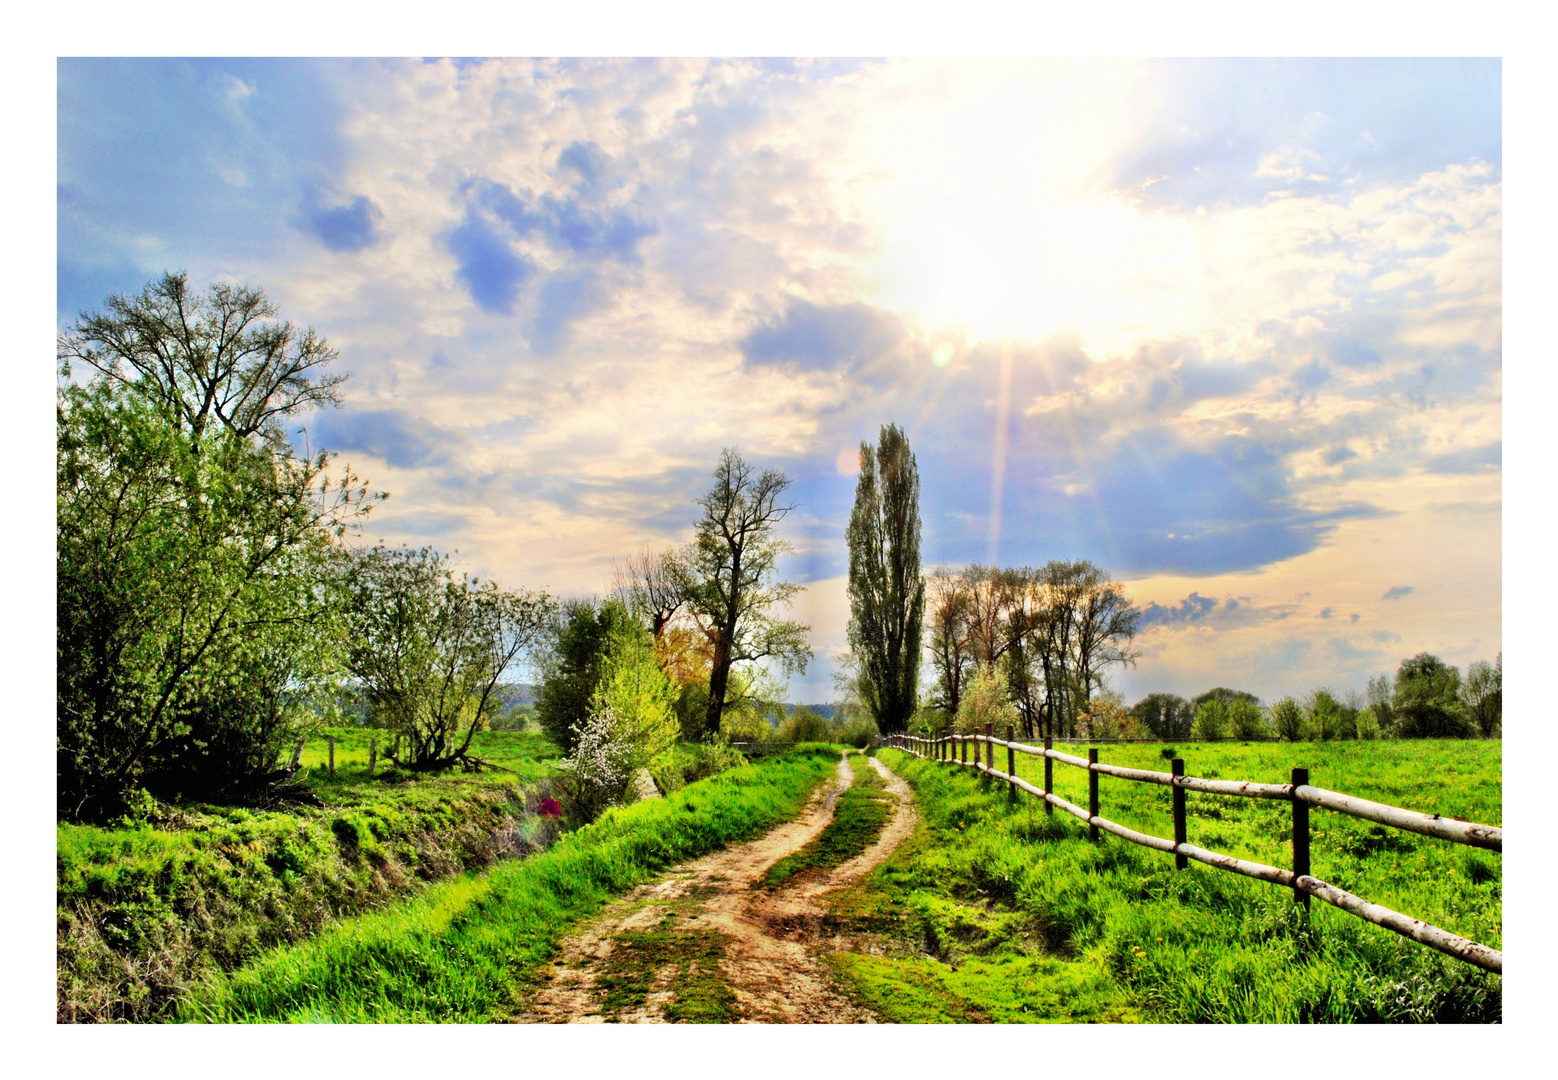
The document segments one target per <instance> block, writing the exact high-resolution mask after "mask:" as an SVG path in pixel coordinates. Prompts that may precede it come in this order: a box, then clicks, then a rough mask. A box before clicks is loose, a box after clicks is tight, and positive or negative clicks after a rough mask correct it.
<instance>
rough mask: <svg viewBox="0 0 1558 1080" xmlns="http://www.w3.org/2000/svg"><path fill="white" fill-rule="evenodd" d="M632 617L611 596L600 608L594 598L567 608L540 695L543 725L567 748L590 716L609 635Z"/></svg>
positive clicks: (539, 717) (538, 715)
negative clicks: (593, 601) (591, 702)
mask: <svg viewBox="0 0 1558 1080" xmlns="http://www.w3.org/2000/svg"><path fill="white" fill-rule="evenodd" d="M632 622H633V620H632V618H631V616H629V615H628V610H627V608H625V607H623V606H622V605H621V604H618V603H614V602H611V601H607V602H606V603H604V604H601V605H599V606H598V607H597V606H596V605H595V604H594V603H592V602H574V603H571V604H570V605H569V606H568V608H567V609H566V611H565V613H564V623H563V627H562V630H561V632H560V633H558V635H557V641H556V644H555V645H554V646H553V649H552V656H551V659H550V662H549V663H548V664H547V665H546V672H545V674H544V676H543V677H542V680H541V690H540V693H539V694H538V695H537V698H536V720H537V721H538V722H539V723H540V725H541V730H543V731H545V732H546V733H547V734H548V735H550V736H551V737H552V741H553V742H555V743H556V744H557V745H558V746H561V747H562V748H563V749H564V750H569V751H571V750H572V749H573V747H574V740H575V739H577V738H578V732H579V731H581V730H582V729H583V725H584V724H585V723H586V722H587V721H588V719H589V716H590V700H591V698H592V697H593V696H594V694H595V688H596V686H597V685H598V684H599V682H600V678H601V665H602V663H604V661H605V659H606V651H607V647H608V645H607V643H608V639H609V638H610V637H611V634H612V632H613V631H616V630H620V629H622V628H624V627H626V626H628V625H629V624H631V623H632Z"/></svg>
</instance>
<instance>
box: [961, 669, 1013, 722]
mask: <svg viewBox="0 0 1558 1080" xmlns="http://www.w3.org/2000/svg"><path fill="white" fill-rule="evenodd" d="M986 725H989V726H991V727H992V728H993V729H994V730H996V731H1005V730H1006V729H1007V728H1008V727H1016V726H1017V709H1016V708H1015V707H1014V706H1013V705H1012V703H1011V701H1010V700H1009V699H1008V698H1007V696H1006V687H1005V686H1004V685H1003V680H1002V679H1001V677H1000V676H999V675H997V674H996V671H995V669H994V668H989V667H982V668H980V669H979V670H978V671H977V672H975V673H974V677H973V678H972V679H970V680H969V684H968V689H967V690H965V691H964V693H963V700H962V701H960V702H959V703H958V715H957V729H958V730H959V731H961V732H965V733H966V732H982V731H984V730H985V727H986Z"/></svg>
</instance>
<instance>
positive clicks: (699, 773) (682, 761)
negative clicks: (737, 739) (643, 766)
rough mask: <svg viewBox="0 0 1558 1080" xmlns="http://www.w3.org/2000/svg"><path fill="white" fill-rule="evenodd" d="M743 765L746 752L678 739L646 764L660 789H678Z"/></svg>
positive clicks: (718, 745)
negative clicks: (678, 740) (669, 747)
mask: <svg viewBox="0 0 1558 1080" xmlns="http://www.w3.org/2000/svg"><path fill="white" fill-rule="evenodd" d="M745 764H747V758H746V755H745V754H743V753H742V752H741V751H740V750H737V749H735V748H734V747H731V746H724V745H720V744H718V743H701V742H679V743H677V744H676V745H675V746H673V747H672V748H671V749H670V750H668V751H666V752H665V753H663V754H661V755H660V756H659V757H658V758H656V759H655V760H654V761H651V762H650V763H649V773H650V775H651V776H652V777H653V778H654V781H655V786H656V787H658V788H659V789H660V790H661V791H663V792H670V791H680V790H681V789H682V788H684V787H686V786H687V785H688V784H692V783H696V782H697V781H699V780H706V779H708V778H709V777H711V776H714V775H716V774H718V773H722V772H724V771H725V770H726V769H739V768H740V767H741V766H743V765H745Z"/></svg>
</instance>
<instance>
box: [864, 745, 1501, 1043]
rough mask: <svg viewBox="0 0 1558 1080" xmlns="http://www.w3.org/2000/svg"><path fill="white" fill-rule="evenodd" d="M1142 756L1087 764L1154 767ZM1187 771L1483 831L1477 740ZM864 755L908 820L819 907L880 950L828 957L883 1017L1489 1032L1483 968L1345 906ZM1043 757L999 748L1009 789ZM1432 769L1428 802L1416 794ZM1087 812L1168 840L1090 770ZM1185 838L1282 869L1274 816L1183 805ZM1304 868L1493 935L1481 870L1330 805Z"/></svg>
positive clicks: (1485, 751)
mask: <svg viewBox="0 0 1558 1080" xmlns="http://www.w3.org/2000/svg"><path fill="white" fill-rule="evenodd" d="M1160 749H1161V748H1160V747H1158V746H1156V745H1151V744H1132V745H1128V746H1115V747H1110V748H1109V749H1108V751H1107V752H1106V755H1105V759H1106V760H1107V761H1109V762H1111V763H1113V764H1119V765H1125V766H1131V767H1136V768H1155V767H1161V760H1160V759H1159V757H1158V755H1159V751H1160ZM1191 754H1192V755H1193V756H1192V757H1191V758H1190V760H1189V761H1188V762H1187V765H1188V767H1189V771H1190V772H1191V773H1192V774H1194V775H1198V776H1214V777H1222V778H1225V779H1231V778H1237V779H1249V780H1257V781H1269V782H1280V781H1284V780H1286V779H1287V776H1288V770H1289V769H1290V768H1291V766H1292V765H1293V764H1306V765H1308V766H1309V767H1310V770H1311V778H1312V780H1313V781H1314V782H1315V783H1317V784H1320V785H1322V786H1324V787H1328V788H1332V789H1334V790H1339V791H1345V792H1348V793H1351V794H1357V795H1359V796H1361V797H1363V798H1369V799H1375V800H1378V801H1382V802H1386V803H1390V804H1393V805H1397V806H1406V807H1409V808H1413V809H1420V810H1427V811H1437V812H1440V813H1445V814H1450V815H1455V816H1461V817H1466V818H1469V819H1471V820H1476V821H1483V822H1488V823H1490V824H1498V823H1500V822H1501V809H1500V803H1501V783H1500V761H1499V755H1498V753H1497V750H1496V747H1488V746H1487V745H1486V744H1480V743H1466V742H1456V741H1424V742H1415V743H1379V742H1332V743H1316V744H1306V745H1299V746H1292V745H1287V744H1275V743H1264V744H1254V745H1249V746H1241V745H1238V744H1231V743H1222V744H1207V745H1202V746H1196V747H1193V748H1191ZM881 757H882V758H883V759H884V761H886V762H887V763H888V764H889V765H890V766H891V767H892V768H893V769H894V770H895V771H897V772H898V773H899V774H900V775H902V776H904V777H905V779H907V780H908V781H909V782H910V784H911V785H912V786H913V787H914V789H915V793H916V797H917V804H918V809H919V811H920V815H921V821H922V824H921V826H920V829H919V830H918V831H917V832H916V834H915V836H914V837H912V838H911V839H910V840H909V841H908V842H906V843H905V844H904V845H903V846H902V847H901V848H900V849H899V850H898V852H897V853H895V855H894V856H893V857H892V858H891V859H889V860H888V862H887V863H885V864H884V865H883V866H882V867H880V868H879V869H878V870H877V871H876V872H875V873H873V874H872V875H871V876H870V877H868V878H867V879H866V880H865V881H864V882H862V883H861V884H860V885H859V886H857V887H856V888H854V889H852V890H850V891H848V892H847V893H846V894H845V895H843V896H842V897H840V899H839V901H838V903H837V904H836V906H835V910H834V917H835V919H836V920H838V921H839V923H840V928H841V930H842V931H843V932H845V933H848V932H851V931H856V930H864V929H865V928H867V927H869V928H871V929H872V930H875V931H877V932H880V933H884V934H886V935H888V937H887V940H886V942H885V943H884V946H885V947H884V950H883V955H881V956H872V957H870V958H859V959H858V960H856V959H853V958H845V959H843V960H841V961H840V964H839V968H838V970H840V972H841V974H843V975H844V976H845V977H846V978H847V979H849V981H850V982H851V983H852V984H853V986H854V987H855V989H856V991H857V992H858V993H859V994H860V996H861V997H862V998H864V999H866V1000H867V1001H868V1002H869V1003H870V1004H871V1005H872V1006H873V1008H876V1009H877V1010H878V1011H879V1012H880V1013H881V1015H882V1017H883V1019H885V1020H888V1021H895V1020H898V1021H906V1020H910V1019H931V1020H957V1019H987V1020H991V1021H994V1022H1020V1021H1032V1020H1067V1019H1071V1020H1086V1019H1106V1020H1111V1019H1112V1020H1121V1019H1133V1018H1140V1019H1145V1020H1149V1021H1153V1022H1162V1023H1206V1022H1223V1023H1257V1022H1261V1023H1303V1022H1348V1021H1365V1022H1368V1021H1375V1022H1377V1021H1386V1022H1402V1021H1405V1022H1414V1021H1439V1022H1456V1021H1460V1022H1489V1021H1493V1022H1497V1021H1498V1020H1499V1018H1500V1014H1501V980H1500V979H1499V978H1497V977H1496V976H1491V975H1489V974H1487V973H1486V972H1482V971H1479V970H1478V969H1476V968H1473V967H1471V966H1470V965H1467V964H1464V963H1461V962H1458V961H1455V960H1452V959H1450V958H1448V957H1445V956H1443V955H1441V954H1439V953H1436V952H1434V951H1432V950H1430V949H1426V948H1424V947H1422V946H1420V945H1417V944H1416V943H1414V942H1411V941H1408V940H1405V939H1403V938H1401V937H1400V936H1398V935H1396V934H1393V933H1391V932H1389V931H1386V930H1383V929H1381V928H1379V927H1375V926H1372V925H1369V924H1367V923H1364V922H1362V921H1361V920H1358V919H1356V918H1354V917H1352V916H1350V915H1347V914H1346V913H1344V912H1340V911H1336V910H1334V909H1331V908H1328V907H1324V906H1323V905H1319V904H1316V905H1315V910H1314V911H1313V912H1311V913H1310V914H1309V915H1308V916H1307V917H1305V916H1303V915H1301V914H1300V913H1299V911H1298V910H1297V909H1295V907H1294V905H1293V903H1292V900H1291V897H1290V895H1289V894H1288V893H1286V892H1284V891H1283V890H1281V889H1277V888H1275V887H1273V886H1271V885H1268V884H1265V883H1263V882H1258V881H1252V880H1249V879H1246V878H1241V877H1238V876H1237V875H1233V874H1229V873H1225V872H1222V871H1218V870H1215V869H1213V868H1211V867H1204V866H1201V865H1199V864H1192V865H1191V867H1190V868H1189V869H1187V870H1184V871H1176V870H1175V869H1174V863H1173V860H1172V858H1170V857H1168V856H1165V855H1163V854H1161V853H1159V852H1155V851H1151V850H1149V849H1146V848H1141V847H1137V846H1135V845H1132V844H1128V843H1126V842H1124V841H1120V840H1117V839H1115V838H1112V837H1108V836H1105V837H1104V839H1103V840H1102V842H1101V843H1099V844H1096V845H1095V844H1092V843H1089V842H1088V841H1087V839H1086V836H1087V831H1086V829H1085V827H1082V826H1081V825H1080V824H1079V823H1077V822H1076V821H1074V820H1073V819H1070V818H1068V817H1066V816H1064V815H1062V814H1060V813H1056V814H1054V815H1053V816H1049V815H1046V814H1045V813H1044V810H1043V807H1042V806H1041V805H1040V804H1039V803H1038V802H1037V800H1033V799H1030V798H1027V797H1022V798H1020V799H1019V800H1017V801H1009V800H1008V798H1007V795H1006V793H1005V792H1004V791H1003V790H1001V788H1000V787H999V786H994V788H993V790H989V791H987V790H986V789H985V788H984V787H983V785H982V784H981V783H980V781H979V780H978V779H977V778H975V777H972V776H970V775H968V774H967V773H966V772H964V771H962V770H956V769H950V768H947V767H945V766H938V765H934V764H930V763H926V762H922V761H920V760H918V759H913V758H909V757H908V756H907V755H903V754H900V753H899V752H897V751H895V750H883V751H881ZM1042 768H1043V766H1042V762H1041V761H1039V760H1038V759H1031V758H1027V757H1022V756H1020V757H1019V758H1018V771H1019V774H1020V775H1022V776H1023V777H1024V778H1025V779H1027V780H1029V782H1035V781H1036V780H1040V778H1041V777H1042ZM1424 776H1433V777H1434V778H1435V780H1436V783H1435V785H1434V788H1433V803H1432V805H1425V804H1424V803H1423V802H1422V799H1423V791H1424V788H1423V784H1422V778H1423V777H1424ZM1055 784H1056V788H1057V792H1058V794H1060V795H1061V796H1062V797H1063V798H1066V799H1068V800H1070V801H1072V802H1080V803H1082V804H1083V805H1085V804H1086V798H1087V795H1086V792H1087V775H1086V773H1085V772H1083V771H1082V770H1079V769H1069V768H1062V767H1056V768H1055ZM1103 807H1104V809H1103V812H1104V814H1105V816H1107V817H1109V818H1111V819H1112V820H1116V821H1119V822H1121V823H1122V824H1124V825H1127V826H1128V827H1130V828H1133V829H1138V830H1140V831H1143V832H1146V833H1149V834H1153V835H1157V836H1171V835H1173V833H1172V820H1171V814H1170V800H1169V798H1168V796H1167V793H1166V792H1165V791H1164V789H1162V788H1159V787H1155V786H1152V785H1146V784H1132V783H1113V782H1108V781H1106V782H1105V786H1104V790H1103ZM1189 808H1190V840H1191V842H1192V843H1196V844H1200V845H1202V846H1205V847H1210V848H1212V849H1213V850H1217V851H1222V852H1227V853H1228V854H1231V855H1236V856H1238V857H1241V858H1246V859H1251V860H1254V861H1258V862H1263V863H1267V864H1271V865H1290V864H1291V852H1290V851H1289V850H1288V838H1289V836H1290V830H1291V820H1290V812H1289V808H1288V807H1286V806H1285V805H1282V804H1280V803H1275V802H1267V801H1266V800H1258V799H1220V798H1216V797H1213V796H1201V795H1197V794H1194V793H1192V794H1191V795H1190V797H1189ZM1311 822H1312V828H1313V833H1312V845H1313V847H1312V859H1313V870H1314V873H1315V875H1316V876H1318V877H1320V878H1322V879H1324V880H1326V881H1331V882H1336V883H1338V884H1340V885H1341V886H1342V887H1344V888H1346V889H1348V890H1350V891H1353V892H1355V893H1357V894H1359V895H1361V896H1364V897H1366V898H1368V899H1369V900H1372V901H1375V902H1378V903H1381V904H1384V905H1386V906H1388V907H1391V908H1394V909H1395V910H1398V911H1405V912H1409V913H1411V914H1412V915H1414V916H1417V917H1419V918H1423V919H1426V920H1428V921H1429V922H1432V923H1434V924H1436V925H1438V926H1442V927H1445V928H1446V929H1449V930H1452V931H1454V932H1456V933H1460V934H1465V935H1467V936H1469V937H1472V938H1473V939H1475V940H1478V941H1482V942H1485V943H1487V944H1489V945H1492V946H1493V947H1495V948H1498V947H1500V943H1501V937H1502V934H1501V889H1500V873H1499V868H1498V860H1497V858H1496V857H1489V856H1486V855H1485V853H1478V852H1473V853H1469V854H1468V852H1467V849H1465V848H1461V847H1458V846H1455V845H1449V844H1444V843H1441V842H1436V841H1433V840H1430V839H1428V838H1426V837H1418V836H1415V835H1413V834H1411V833H1402V832H1399V831H1396V830H1378V832H1380V833H1382V834H1383V836H1381V837H1376V835H1375V833H1376V827H1374V826H1371V825H1370V824H1369V823H1367V822H1362V821H1358V820H1356V819H1351V818H1346V817H1343V816H1340V815H1331V814H1321V815H1316V816H1313V817H1312V818H1311Z"/></svg>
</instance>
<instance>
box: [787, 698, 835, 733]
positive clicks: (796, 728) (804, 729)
mask: <svg viewBox="0 0 1558 1080" xmlns="http://www.w3.org/2000/svg"><path fill="white" fill-rule="evenodd" d="M779 737H780V738H781V739H785V740H787V741H790V742H831V741H832V739H833V727H832V725H830V724H829V723H828V722H827V721H826V720H824V719H823V718H822V717H820V716H818V715H817V714H816V713H814V712H812V711H811V710H810V709H808V708H807V707H806V706H804V705H802V706H800V707H798V708H797V709H796V710H795V711H794V712H793V713H791V714H790V717H789V719H787V720H786V721H785V722H784V723H782V724H780V725H779Z"/></svg>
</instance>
